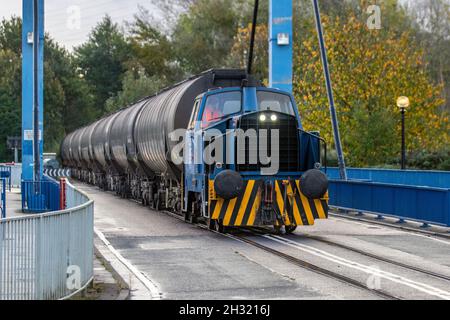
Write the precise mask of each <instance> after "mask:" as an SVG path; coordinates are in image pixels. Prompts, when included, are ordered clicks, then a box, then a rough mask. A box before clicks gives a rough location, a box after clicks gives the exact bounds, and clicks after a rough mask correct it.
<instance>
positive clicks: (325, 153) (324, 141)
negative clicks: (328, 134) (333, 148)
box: [298, 128, 327, 173]
mask: <svg viewBox="0 0 450 320" xmlns="http://www.w3.org/2000/svg"><path fill="white" fill-rule="evenodd" d="M298 131H300V132H302V133H306V134H307V135H310V136H313V137H314V138H317V139H319V140H320V141H322V142H323V145H324V158H325V161H324V162H325V163H324V164H325V168H324V169H325V173H326V172H327V141H326V140H325V139H324V138H322V137H321V136H318V135H316V134H314V133H311V132H308V131H305V130H303V129H300V128H298Z"/></svg>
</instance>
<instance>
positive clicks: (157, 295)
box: [94, 227, 161, 300]
mask: <svg viewBox="0 0 450 320" xmlns="http://www.w3.org/2000/svg"><path fill="white" fill-rule="evenodd" d="M94 233H95V234H96V235H97V237H99V239H100V240H101V241H102V242H103V243H104V244H105V245H106V246H107V247H108V249H109V250H110V251H111V253H112V254H113V255H115V256H116V257H117V259H119V261H120V262H122V263H123V264H124V265H125V266H126V267H127V268H128V270H130V271H131V272H132V273H133V274H134V275H135V276H136V278H138V279H139V281H141V282H142V284H143V285H144V286H145V287H146V288H147V289H148V290H149V291H150V294H151V296H152V299H154V300H159V299H161V292H160V290H159V289H158V287H157V286H156V285H155V284H154V283H153V282H152V281H151V280H150V279H148V278H147V277H146V276H145V275H144V274H143V273H142V272H141V271H139V270H138V269H137V268H136V267H135V266H134V265H133V264H132V263H131V262H129V261H128V260H127V259H125V258H124V257H123V256H122V255H121V254H120V253H119V252H118V251H117V250H116V249H115V248H114V247H113V246H112V245H111V243H110V242H109V241H108V239H106V237H105V235H104V234H103V233H102V232H101V231H100V230H98V229H97V228H95V227H94Z"/></svg>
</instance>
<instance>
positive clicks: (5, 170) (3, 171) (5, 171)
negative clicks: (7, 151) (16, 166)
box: [0, 165, 11, 191]
mask: <svg viewBox="0 0 450 320" xmlns="http://www.w3.org/2000/svg"><path fill="white" fill-rule="evenodd" d="M0 179H5V180H6V186H7V187H8V191H11V167H10V166H3V165H1V166H0Z"/></svg>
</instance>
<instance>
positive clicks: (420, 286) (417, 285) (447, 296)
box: [263, 235, 450, 300]
mask: <svg viewBox="0 0 450 320" xmlns="http://www.w3.org/2000/svg"><path fill="white" fill-rule="evenodd" d="M263 237H264V238H266V239H269V240H272V241H275V242H278V243H282V244H285V245H288V246H290V247H293V248H296V249H298V250H301V251H304V252H307V253H310V254H312V255H315V256H317V257H320V258H323V259H326V260H328V261H332V262H334V263H338V264H342V265H344V266H347V267H349V268H352V269H356V270H359V271H362V272H364V273H368V274H370V275H374V276H378V277H380V278H384V279H387V280H390V281H392V282H395V283H399V284H402V285H405V286H408V287H410V288H413V289H416V290H418V291H421V292H424V293H426V294H429V295H432V296H436V297H439V298H441V299H444V300H450V292H448V291H445V290H442V289H439V288H436V287H433V286H430V285H427V284H425V283H421V282H417V281H414V280H411V279H408V278H405V277H402V276H399V275H397V274H394V273H390V272H387V271H382V270H380V269H378V268H374V267H370V266H366V265H363V264H361V263H358V262H355V261H351V260H348V259H344V258H341V257H338V256H336V255H333V254H331V253H328V252H326V251H323V250H320V249H316V248H313V247H310V246H306V245H303V244H300V243H298V242H295V241H292V240H289V239H285V238H282V237H279V236H268V235H264V236H263Z"/></svg>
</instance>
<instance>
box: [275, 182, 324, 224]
mask: <svg viewBox="0 0 450 320" xmlns="http://www.w3.org/2000/svg"><path fill="white" fill-rule="evenodd" d="M275 195H276V199H275V202H276V209H277V210H278V212H279V213H280V215H281V216H282V218H283V221H284V224H285V225H291V224H295V225H297V226H301V225H304V226H310V225H313V224H314V220H315V219H326V218H328V195H325V196H324V197H323V198H322V199H308V198H307V197H306V196H305V195H304V194H303V193H302V192H301V191H300V180H278V181H275Z"/></svg>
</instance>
